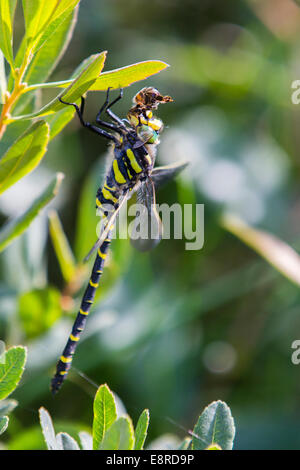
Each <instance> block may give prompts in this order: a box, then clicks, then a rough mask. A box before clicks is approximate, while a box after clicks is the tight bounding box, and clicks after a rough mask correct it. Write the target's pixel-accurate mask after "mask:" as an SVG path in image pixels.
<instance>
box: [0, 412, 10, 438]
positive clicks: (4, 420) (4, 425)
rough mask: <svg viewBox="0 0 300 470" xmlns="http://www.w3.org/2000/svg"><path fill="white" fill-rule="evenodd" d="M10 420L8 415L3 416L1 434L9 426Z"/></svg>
mask: <svg viewBox="0 0 300 470" xmlns="http://www.w3.org/2000/svg"><path fill="white" fill-rule="evenodd" d="M8 421H9V419H8V416H3V418H0V434H3V433H4V431H5V430H6V428H7V426H8Z"/></svg>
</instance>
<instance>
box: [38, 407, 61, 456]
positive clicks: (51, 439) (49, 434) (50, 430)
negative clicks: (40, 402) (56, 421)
mask: <svg viewBox="0 0 300 470" xmlns="http://www.w3.org/2000/svg"><path fill="white" fill-rule="evenodd" d="M39 415H40V423H41V428H42V431H43V435H44V438H45V442H46V445H47V448H48V450H58V448H59V447H58V444H57V441H56V437H55V431H54V427H53V423H52V419H51V416H50V414H49V413H48V411H47V410H46V409H45V408H44V407H41V408H40V409H39Z"/></svg>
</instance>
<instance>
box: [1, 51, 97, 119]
mask: <svg viewBox="0 0 300 470" xmlns="http://www.w3.org/2000/svg"><path fill="white" fill-rule="evenodd" d="M105 58H106V52H101V53H100V54H94V55H93V60H92V62H91V63H90V64H89V65H88V66H87V67H86V68H85V69H84V70H83V71H82V72H81V74H80V75H79V77H77V78H76V79H75V80H73V81H72V83H71V85H70V86H68V88H67V89H66V90H64V91H62V92H61V93H60V94H59V95H58V96H57V97H56V98H55V99H54V100H52V101H51V102H50V103H48V104H47V105H46V106H44V107H43V108H42V109H40V110H39V111H37V112H36V113H32V114H25V115H24V116H17V117H11V118H10V120H9V121H8V122H14V121H17V120H20V119H33V118H35V117H39V116H47V115H49V114H53V113H56V112H58V111H60V110H62V109H64V108H65V105H64V104H62V103H61V102H60V101H59V100H58V98H59V97H62V98H63V99H64V101H67V102H72V103H73V102H76V101H77V100H79V99H80V97H81V96H82V95H84V94H85V93H86V92H87V91H88V90H89V89H90V87H91V86H92V85H93V83H94V82H95V80H96V79H97V77H98V76H99V75H100V73H101V71H102V69H103V66H104V62H105Z"/></svg>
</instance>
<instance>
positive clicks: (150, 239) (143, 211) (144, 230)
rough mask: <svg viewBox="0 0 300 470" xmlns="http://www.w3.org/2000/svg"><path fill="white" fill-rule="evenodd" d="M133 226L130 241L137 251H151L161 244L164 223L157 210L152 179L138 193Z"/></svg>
mask: <svg viewBox="0 0 300 470" xmlns="http://www.w3.org/2000/svg"><path fill="white" fill-rule="evenodd" d="M132 224H133V225H132V229H131V233H130V239H131V243H132V245H133V246H134V248H136V249H137V250H139V251H148V250H151V249H152V248H154V247H155V246H156V245H157V244H158V243H159V242H160V240H161V238H162V223H161V220H160V217H159V215H158V212H157V209H156V202H155V189H154V184H153V181H152V180H151V179H150V178H149V179H148V180H147V181H145V183H143V184H142V185H141V186H140V187H139V189H138V191H137V204H136V214H135V219H134V221H133V223H132Z"/></svg>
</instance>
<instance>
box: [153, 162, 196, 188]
mask: <svg viewBox="0 0 300 470" xmlns="http://www.w3.org/2000/svg"><path fill="white" fill-rule="evenodd" d="M188 164H189V162H187V161H183V162H177V163H172V164H171V165H166V166H159V167H157V168H153V170H152V173H151V179H152V181H153V183H154V185H155V187H156V188H158V187H161V186H163V185H164V184H166V183H168V182H169V181H170V180H172V179H173V178H175V176H177V175H178V174H179V173H180V172H181V171H182V170H184V168H186V167H187V165H188Z"/></svg>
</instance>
